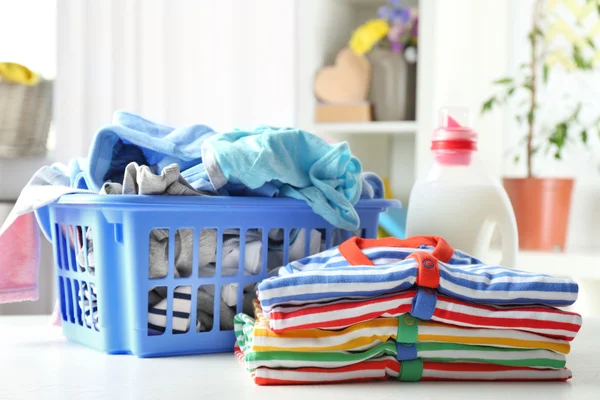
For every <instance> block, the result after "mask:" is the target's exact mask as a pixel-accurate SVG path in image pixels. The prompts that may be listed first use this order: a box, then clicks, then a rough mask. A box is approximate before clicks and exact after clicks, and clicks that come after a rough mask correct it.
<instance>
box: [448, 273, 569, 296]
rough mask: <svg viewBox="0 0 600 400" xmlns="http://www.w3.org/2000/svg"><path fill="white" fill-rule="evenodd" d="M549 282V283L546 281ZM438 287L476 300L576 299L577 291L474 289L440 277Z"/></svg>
mask: <svg viewBox="0 0 600 400" xmlns="http://www.w3.org/2000/svg"><path fill="white" fill-rule="evenodd" d="M546 284H549V283H546ZM440 287H442V288H444V289H446V290H449V291H452V292H454V293H460V294H461V295H462V296H466V297H470V298H473V299H477V300H486V299H501V300H511V299H518V298H532V299H540V300H555V301H556V300H560V301H575V300H577V293H565V292H556V291H550V292H542V291H538V290H525V291H520V290H519V291H499V290H495V291H489V290H475V289H470V288H466V287H464V286H460V285H455V284H454V283H452V282H450V281H448V280H446V279H444V278H443V277H440Z"/></svg>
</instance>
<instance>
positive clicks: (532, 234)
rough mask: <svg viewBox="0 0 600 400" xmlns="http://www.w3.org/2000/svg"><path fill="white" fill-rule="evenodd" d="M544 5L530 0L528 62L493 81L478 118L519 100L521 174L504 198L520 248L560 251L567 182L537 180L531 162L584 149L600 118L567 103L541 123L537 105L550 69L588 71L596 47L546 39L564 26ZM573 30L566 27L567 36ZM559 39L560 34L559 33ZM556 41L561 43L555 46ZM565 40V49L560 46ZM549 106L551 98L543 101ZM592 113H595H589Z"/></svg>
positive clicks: (585, 41) (578, 40)
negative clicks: (569, 149)
mask: <svg viewBox="0 0 600 400" xmlns="http://www.w3.org/2000/svg"><path fill="white" fill-rule="evenodd" d="M546 3H547V2H546V1H544V0H536V1H535V4H534V10H533V18H532V25H531V31H530V32H529V35H528V43H529V45H530V48H531V58H530V60H529V62H527V63H524V64H522V65H521V66H520V68H519V71H518V73H517V74H516V75H515V76H512V77H504V78H501V79H498V80H496V81H494V83H495V84H496V85H498V86H499V87H500V89H499V93H497V94H495V95H494V96H492V97H490V98H489V99H488V100H487V101H485V102H484V103H483V105H482V109H481V112H482V114H484V113H486V112H489V111H491V110H492V109H494V108H495V107H498V106H500V105H505V104H506V103H507V101H509V100H510V99H512V98H514V97H515V96H522V97H523V98H524V99H526V100H524V101H523V102H522V104H521V107H520V109H519V111H518V113H517V114H516V115H515V119H516V120H517V122H518V123H519V124H520V126H522V125H525V126H526V128H527V129H526V134H525V137H524V140H523V142H522V143H523V146H524V147H525V149H524V151H523V149H521V151H519V152H518V153H517V154H516V155H515V156H514V161H515V162H516V163H518V162H520V161H524V162H525V164H526V176H525V177H523V178H505V179H504V187H505V189H506V191H507V193H508V196H509V197H510V200H511V202H512V205H513V208H514V210H515V216H516V219H517V225H518V228H519V242H520V247H521V249H531V250H557V249H559V250H563V249H564V247H565V241H566V233H567V225H568V219H569V214H570V204H571V194H572V191H573V179H571V178H541V177H538V176H536V168H535V164H534V161H535V160H536V159H538V157H540V156H542V155H543V154H551V155H553V157H554V158H555V159H556V160H562V158H563V150H564V149H565V147H566V146H567V145H568V144H569V143H574V142H576V141H577V142H579V143H581V144H583V145H587V143H588V139H589V138H590V137H591V135H592V132H593V131H596V132H597V131H598V127H599V124H600V118H599V119H596V120H595V121H589V118H587V119H584V118H583V117H582V114H584V113H583V112H582V109H583V108H584V104H583V103H582V102H581V101H579V100H578V101H569V102H568V103H567V104H565V105H564V108H565V109H566V110H567V112H566V114H565V115H561V116H558V118H557V119H555V120H552V121H548V119H550V118H546V120H542V119H541V118H540V116H539V110H540V107H541V105H542V98H543V97H544V96H543V93H541V92H542V91H543V89H544V88H545V87H546V85H547V82H548V78H549V76H550V74H551V72H552V70H553V69H554V68H563V69H565V70H567V71H589V70H591V69H593V66H594V54H596V51H597V50H596V48H595V44H594V40H593V39H594V38H592V37H586V36H585V35H583V36H581V35H575V34H569V35H564V36H566V37H567V38H568V40H563V39H561V41H556V40H553V39H552V37H555V36H554V35H548V32H550V31H551V30H554V31H556V30H557V29H564V26H565V22H564V20H561V19H560V17H559V16H557V15H556V14H554V13H552V12H550V11H549V10H548V9H547V8H546ZM597 4H598V2H597V0H593V1H592V0H588V1H587V4H584V5H583V7H582V8H584V7H588V6H589V7H593V8H592V10H593V12H598V13H600V9H599V8H598V7H597ZM577 28H578V27H569V28H568V29H569V32H570V33H573V32H575V31H577ZM561 37H562V35H561ZM557 42H561V43H557ZM564 42H566V46H565V43H564ZM544 100H550V101H552V102H554V103H556V102H558V101H559V100H557V99H556V98H551V99H544ZM591 111H592V112H596V113H597V111H596V110H594V109H592V110H591Z"/></svg>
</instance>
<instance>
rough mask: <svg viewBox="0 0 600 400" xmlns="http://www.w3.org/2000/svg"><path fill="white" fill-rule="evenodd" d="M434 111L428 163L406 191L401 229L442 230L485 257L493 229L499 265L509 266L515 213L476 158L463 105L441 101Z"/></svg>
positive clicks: (440, 232)
mask: <svg viewBox="0 0 600 400" xmlns="http://www.w3.org/2000/svg"><path fill="white" fill-rule="evenodd" d="M439 117H440V120H439V127H438V128H437V129H435V130H434V132H433V137H432V140H431V151H432V155H433V163H432V165H431V166H430V167H429V168H428V169H427V170H425V171H423V173H422V174H421V175H420V176H419V178H418V180H417V182H416V183H415V185H414V186H413V188H412V191H411V193H410V200H409V203H408V214H407V219H406V235H407V236H417V235H435V236H442V237H443V238H444V239H446V241H447V242H448V243H449V244H450V245H451V246H452V247H453V248H454V249H458V250H462V251H465V252H467V253H469V254H471V255H472V256H474V257H476V258H479V259H480V260H482V261H484V262H485V260H486V257H487V256H488V252H489V249H490V246H491V241H492V236H493V233H494V230H495V229H499V233H500V235H501V237H502V261H501V262H500V265H503V266H507V267H514V266H515V263H516V257H517V251H518V247H519V237H518V232H517V222H516V220H515V214H514V211H513V208H512V205H511V203H510V200H509V198H508V195H507V194H506V191H505V190H504V188H503V187H502V186H501V185H500V182H499V180H497V179H494V178H493V177H492V176H490V175H489V174H488V173H487V172H486V170H485V168H484V166H483V164H482V163H481V160H480V159H479V155H478V153H477V133H476V132H475V131H474V130H473V129H472V128H471V127H470V114H469V111H468V109H466V108H464V107H447V108H443V109H441V110H440V114H439Z"/></svg>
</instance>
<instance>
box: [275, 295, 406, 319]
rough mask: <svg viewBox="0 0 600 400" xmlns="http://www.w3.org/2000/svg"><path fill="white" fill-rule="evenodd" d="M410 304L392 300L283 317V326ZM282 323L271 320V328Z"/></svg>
mask: <svg viewBox="0 0 600 400" xmlns="http://www.w3.org/2000/svg"><path fill="white" fill-rule="evenodd" d="M411 303H412V298H406V299H394V300H390V301H385V302H380V303H373V304H367V305H364V306H361V307H356V308H351V309H349V310H347V311H339V310H334V311H328V312H320V313H312V314H307V315H299V316H297V317H291V318H286V317H284V318H286V319H285V324H286V325H287V326H299V325H306V324H309V323H311V324H312V323H317V322H329V321H337V320H340V319H344V318H354V317H357V316H359V315H365V314H370V313H373V312H385V311H387V310H390V309H392V308H396V307H399V306H401V305H408V304H411ZM275 310H276V309H273V310H272V311H275ZM282 321H283V320H279V319H271V320H270V322H271V326H273V324H274V323H277V324H278V323H280V322H282Z"/></svg>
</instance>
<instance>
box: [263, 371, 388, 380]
mask: <svg viewBox="0 0 600 400" xmlns="http://www.w3.org/2000/svg"><path fill="white" fill-rule="evenodd" d="M254 373H255V376H257V377H261V378H269V379H282V380H286V381H300V382H335V381H341V380H349V379H365V378H372V379H374V378H381V377H384V376H386V371H382V370H371V369H367V370H359V371H349V372H329V373H323V372H301V371H296V370H286V369H267V368H258V369H257V370H256V371H254Z"/></svg>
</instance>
